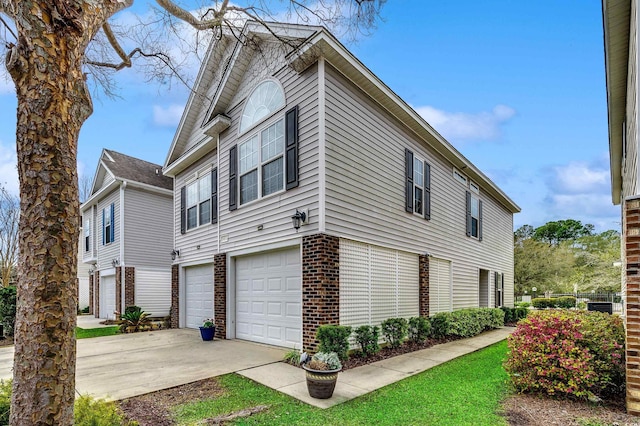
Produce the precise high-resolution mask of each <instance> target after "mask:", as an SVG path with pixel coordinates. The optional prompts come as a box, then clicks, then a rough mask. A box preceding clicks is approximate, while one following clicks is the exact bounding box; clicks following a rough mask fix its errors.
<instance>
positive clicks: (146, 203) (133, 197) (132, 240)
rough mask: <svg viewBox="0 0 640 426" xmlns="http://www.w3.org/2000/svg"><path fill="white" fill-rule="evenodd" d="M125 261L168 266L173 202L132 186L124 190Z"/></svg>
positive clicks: (162, 196) (160, 266)
mask: <svg viewBox="0 0 640 426" xmlns="http://www.w3.org/2000/svg"><path fill="white" fill-rule="evenodd" d="M124 208H125V211H124V217H125V221H124V240H125V241H124V250H125V251H124V259H123V260H122V261H123V262H124V263H125V264H126V265H129V266H136V267H139V266H146V267H156V268H162V267H169V265H170V264H171V250H173V238H172V237H173V199H172V197H171V195H170V194H169V195H161V194H157V193H152V192H149V191H145V190H142V189H137V188H134V187H132V186H127V187H126V188H125V190H124Z"/></svg>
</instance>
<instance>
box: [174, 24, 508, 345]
mask: <svg viewBox="0 0 640 426" xmlns="http://www.w3.org/2000/svg"><path fill="white" fill-rule="evenodd" d="M270 29H271V30H273V31H274V34H275V35H276V36H278V37H281V38H283V39H287V40H288V41H289V44H288V47H287V48H284V47H283V45H282V44H281V42H280V41H278V40H276V37H275V36H274V34H272V33H271V32H269V31H266V30H265V28H264V27H262V26H260V25H257V24H255V23H248V24H247V25H246V26H245V28H244V30H243V33H242V39H243V40H244V41H245V43H240V42H238V41H237V39H236V38H235V37H233V36H227V35H223V36H222V37H221V38H220V39H219V40H216V41H214V43H213V44H212V46H211V47H210V49H209V51H208V53H207V57H206V59H205V61H204V63H203V64H202V68H201V70H200V73H199V76H198V79H197V82H196V87H195V90H194V92H193V93H194V94H192V96H191V97H190V99H189V101H188V103H187V106H186V108H185V112H184V114H183V116H182V119H181V121H180V124H179V127H178V130H177V132H176V136H175V138H174V140H173V143H172V145H171V148H170V152H169V154H168V156H167V160H166V162H165V166H164V173H165V175H167V176H172V177H174V178H175V185H174V200H175V206H174V215H175V223H174V226H175V237H174V238H175V246H174V250H175V253H176V259H175V263H174V264H173V272H172V274H173V277H172V285H173V288H172V292H173V295H172V323H173V326H179V327H191V328H195V327H198V326H199V325H200V323H201V322H202V320H203V318H208V317H214V318H215V323H216V325H217V328H216V334H217V337H221V338H238V339H246V340H251V341H255V342H261V343H267V344H272V345H277V346H284V347H289V348H291V347H296V348H300V347H304V348H305V349H310V350H313V349H315V348H316V341H315V333H316V329H317V327H318V326H319V325H321V324H338V323H340V324H345V325H354V326H358V325H363V324H379V323H380V322H381V321H383V320H385V319H387V318H391V317H399V316H402V317H411V316H418V315H424V316H427V315H431V314H434V313H436V312H440V311H450V310H453V309H460V308H465V307H477V306H491V307H493V306H500V305H503V304H504V305H508V306H512V305H513V214H514V213H516V212H518V211H519V208H518V206H517V205H516V204H515V203H514V202H513V201H512V200H510V199H509V197H507V196H506V195H505V194H504V193H503V192H502V191H501V190H500V189H499V188H498V187H497V186H496V185H495V184H494V183H493V182H491V181H490V180H489V179H488V178H487V177H486V176H485V175H484V174H483V173H482V172H481V171H480V170H478V169H477V168H476V167H475V166H474V165H473V164H471V163H470V162H469V161H468V160H467V159H466V158H464V157H463V156H462V155H461V154H460V153H459V152H458V151H457V150H456V149H455V148H454V147H452V146H451V145H450V144H449V143H448V142H447V141H446V140H445V139H444V138H443V137H442V136H441V135H439V134H438V133H437V132H436V131H434V130H433V128H431V127H430V126H429V124H428V123H427V122H425V121H424V119H423V118H422V117H420V116H419V115H418V114H417V113H416V112H415V111H414V110H413V109H411V108H410V107H409V106H408V105H407V104H406V103H405V102H404V101H403V100H402V99H400V98H399V97H398V96H397V95H396V94H394V93H393V92H392V91H391V90H390V89H389V88H388V87H387V86H385V85H384V84H383V83H382V82H381V81H380V80H379V79H378V78H377V77H376V76H375V75H374V74H372V73H371V71H369V70H368V69H367V68H366V67H365V66H364V65H363V64H362V63H360V62H359V61H358V60H357V59H356V58H355V57H354V56H353V55H352V54H351V53H350V52H349V51H348V50H347V49H346V48H345V47H344V46H343V45H342V44H340V43H339V42H338V41H337V40H336V39H335V38H334V37H333V36H332V35H331V34H330V33H329V32H327V31H326V30H325V29H323V28H321V27H309V26H299V25H289V24H272V25H270ZM294 44H295V45H298V46H299V47H298V48H297V49H295V50H294V49H292V48H291V47H290V45H294ZM294 225H295V226H294ZM298 226H299V228H298Z"/></svg>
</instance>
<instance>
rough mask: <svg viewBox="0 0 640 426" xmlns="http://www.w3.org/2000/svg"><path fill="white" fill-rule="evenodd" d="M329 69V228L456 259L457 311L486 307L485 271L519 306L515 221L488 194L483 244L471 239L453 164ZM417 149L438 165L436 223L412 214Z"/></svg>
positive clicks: (433, 209)
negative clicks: (411, 170)
mask: <svg viewBox="0 0 640 426" xmlns="http://www.w3.org/2000/svg"><path fill="white" fill-rule="evenodd" d="M402 129H403V127H402V125H401V124H400V123H398V122H397V121H396V120H394V119H393V118H392V117H390V116H389V115H388V114H386V113H385V112H384V111H383V110H382V109H381V108H380V107H379V106H378V105H377V104H374V103H372V102H371V101H370V99H369V98H368V97H367V96H365V95H364V94H363V93H362V92H361V91H360V90H359V89H357V88H356V87H355V86H354V85H353V84H352V83H350V82H349V81H348V80H347V79H345V78H344V77H343V76H342V75H341V74H339V73H338V72H337V71H336V70H335V69H334V68H332V67H331V66H327V67H326V182H327V183H326V185H327V193H326V229H327V232H328V233H331V234H335V235H339V236H341V237H344V238H349V239H353V240H358V241H363V242H367V243H371V244H376V245H380V246H385V247H390V248H395V249H398V250H403V251H409V252H413V253H418V254H419V253H425V252H429V253H430V254H432V255H433V256H435V257H439V258H444V259H450V260H451V261H452V270H453V291H454V298H453V308H454V309H458V308H463V307H470V306H478V303H479V302H478V301H479V283H478V282H479V276H478V275H479V269H480V268H484V269H488V270H491V271H497V272H500V273H504V274H505V290H506V292H505V293H506V295H507V296H506V297H505V302H506V304H507V305H510V304H512V303H513V296H512V294H513V215H512V214H511V213H510V212H509V211H508V210H507V209H506V208H505V207H503V206H502V205H500V204H499V203H497V202H496V200H494V199H493V198H491V197H489V196H488V195H487V194H486V193H484V192H483V190H482V188H481V189H480V199H481V200H482V201H483V241H482V242H480V241H478V240H476V239H473V238H469V237H467V236H466V222H465V220H466V205H465V191H466V190H467V188H465V187H464V186H463V185H462V184H460V183H459V182H457V181H456V180H454V178H453V176H452V168H453V165H452V164H451V163H449V162H448V161H446V160H445V159H444V158H443V157H442V156H441V155H439V154H438V153H437V152H435V151H434V150H433V149H432V148H430V147H427V146H425V145H424V144H423V143H422V142H421V141H419V140H417V139H416V138H415V137H414V136H413V135H410V134H408V133H405V132H404V131H403V130H402ZM405 148H409V149H410V150H412V151H413V152H414V154H415V155H417V156H419V157H420V158H423V159H426V161H427V162H429V163H430V164H431V200H432V201H431V220H430V221H427V220H425V219H424V218H422V217H420V216H418V215H413V214H410V213H407V212H405V199H404V197H405V189H404V188H405V187H404V185H405V176H404V173H405V164H404V162H405V157H404V150H405Z"/></svg>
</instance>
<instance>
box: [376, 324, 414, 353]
mask: <svg viewBox="0 0 640 426" xmlns="http://www.w3.org/2000/svg"><path fill="white" fill-rule="evenodd" d="M380 328H381V329H382V334H383V335H384V338H385V340H386V341H387V343H389V346H391V347H392V348H397V347H400V345H401V344H402V342H404V340H405V339H406V338H407V332H408V330H409V323H408V322H407V320H406V319H405V318H389V319H386V320H384V321H382V323H381V324H380Z"/></svg>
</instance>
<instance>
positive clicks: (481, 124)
mask: <svg viewBox="0 0 640 426" xmlns="http://www.w3.org/2000/svg"><path fill="white" fill-rule="evenodd" d="M416 111H417V112H418V114H420V115H421V116H422V117H423V118H424V119H425V120H427V123H429V124H430V125H431V126H433V128H434V129H436V130H437V131H438V132H439V133H440V134H441V135H442V136H444V137H445V138H447V139H450V140H470V139H475V140H495V139H498V138H499V137H500V136H501V134H502V132H501V129H500V126H501V125H503V124H504V123H506V122H507V121H509V120H510V119H511V118H512V117H513V116H514V115H515V114H516V111H515V110H514V109H513V108H511V107H508V106H506V105H496V106H495V107H494V108H493V110H491V111H483V112H479V113H477V114H469V113H464V112H447V111H443V110H439V109H437V108H434V107H432V106H423V107H418V108H416Z"/></svg>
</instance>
